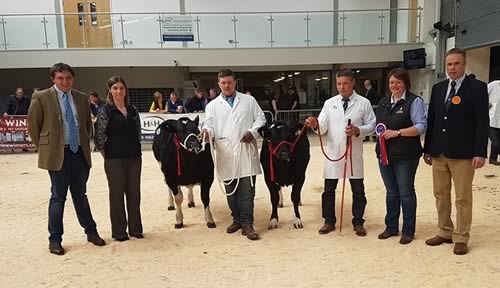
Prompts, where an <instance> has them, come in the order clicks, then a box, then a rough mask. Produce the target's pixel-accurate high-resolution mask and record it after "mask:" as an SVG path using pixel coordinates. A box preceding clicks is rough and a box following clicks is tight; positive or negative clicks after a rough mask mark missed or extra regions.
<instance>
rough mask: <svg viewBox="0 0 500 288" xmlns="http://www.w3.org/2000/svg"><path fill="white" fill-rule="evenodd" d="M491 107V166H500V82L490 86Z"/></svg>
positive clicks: (492, 83)
mask: <svg viewBox="0 0 500 288" xmlns="http://www.w3.org/2000/svg"><path fill="white" fill-rule="evenodd" d="M469 77H470V75H469ZM488 95H489V107H490V140H491V150H490V160H489V162H490V164H493V165H497V166H498V165H500V162H499V161H498V155H499V154H500V107H499V106H500V105H499V104H500V80H496V81H492V82H491V83H490V84H488Z"/></svg>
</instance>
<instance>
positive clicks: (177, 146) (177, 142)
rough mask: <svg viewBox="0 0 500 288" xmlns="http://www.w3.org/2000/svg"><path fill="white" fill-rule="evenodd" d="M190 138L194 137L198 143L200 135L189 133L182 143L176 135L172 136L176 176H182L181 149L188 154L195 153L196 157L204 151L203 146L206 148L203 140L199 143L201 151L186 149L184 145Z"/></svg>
mask: <svg viewBox="0 0 500 288" xmlns="http://www.w3.org/2000/svg"><path fill="white" fill-rule="evenodd" d="M190 137H196V139H197V140H198V141H200V139H201V138H202V137H201V136H200V135H196V134H194V133H190V134H189V135H188V136H186V139H184V142H181V141H180V139H179V136H178V135H177V133H176V134H174V143H175V150H176V155H177V176H181V175H182V171H181V147H182V148H184V149H185V150H187V151H189V152H193V153H195V154H196V155H198V154H200V153H201V152H203V151H205V146H206V144H207V142H205V140H204V139H203V140H202V141H201V149H199V150H196V149H192V148H188V147H187V145H186V144H187V141H188V139H189V138H190Z"/></svg>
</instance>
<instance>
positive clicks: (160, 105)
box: [149, 91, 167, 113]
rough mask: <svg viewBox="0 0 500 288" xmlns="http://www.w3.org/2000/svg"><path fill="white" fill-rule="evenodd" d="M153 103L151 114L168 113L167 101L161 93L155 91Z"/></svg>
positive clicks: (150, 109)
mask: <svg viewBox="0 0 500 288" xmlns="http://www.w3.org/2000/svg"><path fill="white" fill-rule="evenodd" d="M153 99H154V100H153V103H151V107H150V108H149V112H153V113H165V112H167V101H166V100H163V94H161V92H160V91H155V92H154V94H153Z"/></svg>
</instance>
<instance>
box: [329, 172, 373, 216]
mask: <svg viewBox="0 0 500 288" xmlns="http://www.w3.org/2000/svg"><path fill="white" fill-rule="evenodd" d="M338 182H339V179H325V191H324V192H323V194H322V195H321V208H322V211H323V218H325V223H326V224H331V225H335V223H336V222H337V218H336V217H335V189H336V188H337V184H338ZM349 183H351V189H352V215H353V219H352V224H353V225H356V224H363V223H364V222H365V220H364V219H363V215H364V214H365V207H366V197H365V185H364V183H363V179H349Z"/></svg>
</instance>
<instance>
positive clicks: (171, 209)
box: [167, 206, 175, 211]
mask: <svg viewBox="0 0 500 288" xmlns="http://www.w3.org/2000/svg"><path fill="white" fill-rule="evenodd" d="M167 210H168V211H174V210H175V207H174V206H168V208H167Z"/></svg>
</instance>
